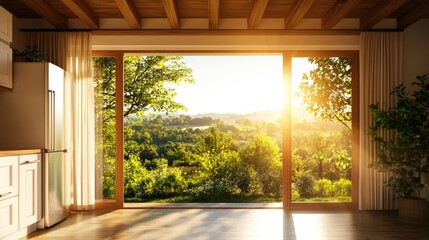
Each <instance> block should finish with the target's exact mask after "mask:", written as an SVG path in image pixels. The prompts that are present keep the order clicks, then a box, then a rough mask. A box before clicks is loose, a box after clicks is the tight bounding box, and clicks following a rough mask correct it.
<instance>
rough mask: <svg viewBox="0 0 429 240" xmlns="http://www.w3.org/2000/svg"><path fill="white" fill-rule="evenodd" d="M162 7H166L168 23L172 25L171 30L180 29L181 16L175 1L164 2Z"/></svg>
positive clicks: (164, 0) (166, 0)
mask: <svg viewBox="0 0 429 240" xmlns="http://www.w3.org/2000/svg"><path fill="white" fill-rule="evenodd" d="M162 5H164V10H165V14H166V15H167V18H168V22H169V23H170V28H172V29H179V28H180V22H179V16H178V15H177V10H176V3H175V1H174V0H162Z"/></svg>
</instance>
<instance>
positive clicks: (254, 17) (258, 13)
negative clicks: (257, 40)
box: [247, 0, 269, 29]
mask: <svg viewBox="0 0 429 240" xmlns="http://www.w3.org/2000/svg"><path fill="white" fill-rule="evenodd" d="M268 2H269V0H255V1H254V2H253V8H252V11H251V12H250V15H249V18H248V19H247V25H248V28H249V29H255V28H256V27H257V26H258V25H259V23H260V22H261V20H262V16H264V12H265V8H266V7H267V5H268Z"/></svg>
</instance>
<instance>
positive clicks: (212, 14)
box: [208, 0, 219, 29]
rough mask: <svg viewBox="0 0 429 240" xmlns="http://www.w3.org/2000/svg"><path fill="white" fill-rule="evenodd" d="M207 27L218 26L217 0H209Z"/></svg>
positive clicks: (215, 27)
mask: <svg viewBox="0 0 429 240" xmlns="http://www.w3.org/2000/svg"><path fill="white" fill-rule="evenodd" d="M208 4H209V5H208V8H209V12H208V15H209V28H210V29H217V28H218V26H219V0H209V1H208Z"/></svg>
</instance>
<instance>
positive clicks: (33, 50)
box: [13, 45, 45, 62]
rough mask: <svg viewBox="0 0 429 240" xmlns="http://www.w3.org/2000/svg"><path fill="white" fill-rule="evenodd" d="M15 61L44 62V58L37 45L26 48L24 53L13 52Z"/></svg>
mask: <svg viewBox="0 0 429 240" xmlns="http://www.w3.org/2000/svg"><path fill="white" fill-rule="evenodd" d="M13 54H14V58H15V61H17V62H19V61H25V62H44V61H45V57H44V55H43V52H42V51H41V50H40V49H38V47H37V45H33V46H32V47H31V46H26V47H25V49H24V51H22V52H21V51H18V50H16V49H14V50H13Z"/></svg>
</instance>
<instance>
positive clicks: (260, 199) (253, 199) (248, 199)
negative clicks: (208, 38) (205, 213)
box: [125, 195, 282, 203]
mask: <svg viewBox="0 0 429 240" xmlns="http://www.w3.org/2000/svg"><path fill="white" fill-rule="evenodd" d="M281 201H282V198H281V197H277V198H276V197H267V196H262V195H252V196H235V195H232V196H220V197H211V198H209V199H207V198H195V197H193V196H176V197H167V198H145V199H140V198H125V202H129V203H131V202H134V203H136V202H148V203H273V202H281Z"/></svg>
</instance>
